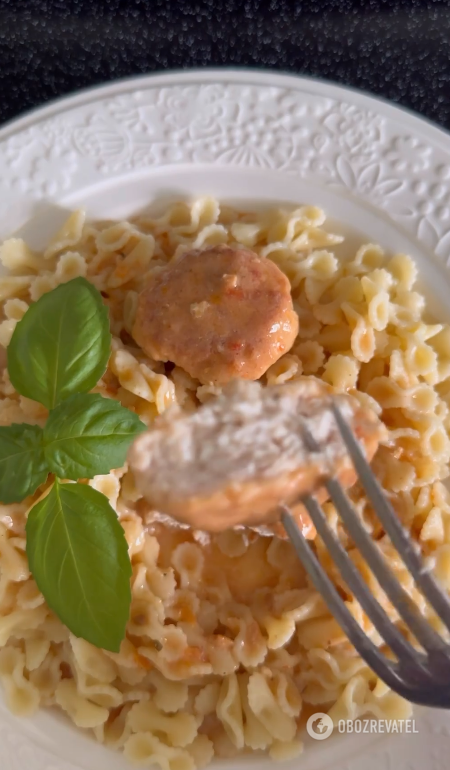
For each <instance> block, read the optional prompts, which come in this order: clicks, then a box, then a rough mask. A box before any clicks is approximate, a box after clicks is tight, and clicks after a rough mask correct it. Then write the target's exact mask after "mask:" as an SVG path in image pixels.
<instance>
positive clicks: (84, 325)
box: [7, 278, 111, 409]
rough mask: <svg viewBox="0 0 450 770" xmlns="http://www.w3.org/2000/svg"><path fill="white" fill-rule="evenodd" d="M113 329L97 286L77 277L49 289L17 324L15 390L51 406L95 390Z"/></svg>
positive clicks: (11, 355) (11, 350)
mask: <svg viewBox="0 0 450 770" xmlns="http://www.w3.org/2000/svg"><path fill="white" fill-rule="evenodd" d="M110 345H111V334H110V331H109V321H108V311H107V308H106V307H105V306H104V304H103V302H102V298H101V295H100V293H99V292H98V291H97V289H96V288H95V287H94V286H92V284H90V283H89V281H86V279H85V278H74V279H73V280H72V281H69V282H68V283H64V284H62V285H61V286H58V287H57V288H56V289H54V290H53V291H50V292H48V293H47V294H44V295H43V296H42V297H41V298H40V299H39V300H38V301H37V302H35V303H34V304H32V305H31V306H30V307H29V309H28V310H27V312H26V313H25V315H24V317H23V318H22V319H21V320H20V321H19V323H18V324H17V326H16V328H15V330H14V333H13V336H12V338H11V342H10V343H9V346H8V349H7V355H8V371H9V376H10V379H11V382H12V384H13V385H14V387H15V389H16V390H17V391H18V392H19V393H21V394H22V395H23V396H27V397H28V398H32V399H34V400H35V401H39V402H40V403H41V404H44V406H46V407H47V408H48V409H52V408H53V407H55V406H56V405H57V404H59V403H60V402H61V401H63V400H64V399H65V398H67V397H68V396H71V395H72V394H73V393H78V392H85V391H87V390H91V388H93V387H94V385H95V384H96V383H97V381H98V380H99V379H100V377H101V376H102V374H103V373H104V371H105V369H106V364H107V363H108V358H109V355H110Z"/></svg>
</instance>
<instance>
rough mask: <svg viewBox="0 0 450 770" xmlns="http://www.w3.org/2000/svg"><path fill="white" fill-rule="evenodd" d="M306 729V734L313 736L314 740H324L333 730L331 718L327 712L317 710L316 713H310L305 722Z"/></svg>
mask: <svg viewBox="0 0 450 770" xmlns="http://www.w3.org/2000/svg"><path fill="white" fill-rule="evenodd" d="M306 730H307V733H308V735H310V736H311V738H314V740H316V741H324V740H325V738H329V737H330V735H331V733H332V732H333V720H332V719H331V717H329V716H328V714H323V713H322V712H321V711H318V712H317V714H312V715H311V716H310V717H309V719H308V721H307V723H306Z"/></svg>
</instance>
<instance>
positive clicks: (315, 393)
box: [129, 377, 385, 537]
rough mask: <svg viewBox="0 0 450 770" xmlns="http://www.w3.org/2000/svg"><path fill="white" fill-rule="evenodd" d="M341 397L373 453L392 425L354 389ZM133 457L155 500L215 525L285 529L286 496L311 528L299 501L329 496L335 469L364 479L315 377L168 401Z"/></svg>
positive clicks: (349, 479) (143, 487)
mask: <svg viewBox="0 0 450 770" xmlns="http://www.w3.org/2000/svg"><path fill="white" fill-rule="evenodd" d="M334 401H335V403H336V405H337V407H338V408H339V409H340V410H341V412H342V414H343V415H344V417H345V418H346V419H347V421H348V422H349V424H350V425H351V427H352V429H353V431H354V433H355V435H356V436H357V437H358V438H359V440H360V441H361V443H362V446H363V447H364V449H365V452H366V456H367V457H368V458H369V459H371V458H372V456H373V455H374V453H375V451H376V449H377V446H378V443H379V441H380V439H381V438H383V437H384V436H385V431H384V426H383V425H382V423H380V421H379V420H378V418H377V417H376V415H375V414H374V413H373V412H372V411H368V410H365V409H363V408H362V407H361V406H360V404H359V402H358V401H357V400H356V399H355V398H354V397H352V396H349V395H344V394H342V395H338V396H335V399H334ZM308 435H309V436H313V438H314V440H315V443H316V445H317V447H314V448H311V446H310V443H309V439H308ZM129 463H130V468H131V470H132V472H133V474H134V477H135V481H136V485H137V488H138V489H139V491H140V492H141V494H142V495H143V496H144V497H145V498H146V499H147V501H148V503H149V504H150V506H151V507H153V508H154V510H157V511H160V512H161V513H165V514H168V515H169V516H172V517H173V518H175V519H177V520H178V521H180V522H183V523H185V524H188V525H190V526H191V527H192V528H193V529H198V530H205V531H210V532H219V531H221V530H224V529H228V528H230V527H234V526H238V525H239V526H242V525H245V526H248V527H261V526H263V527H264V528H266V529H267V527H269V528H270V530H271V532H273V533H274V534H278V535H281V536H283V535H284V530H283V528H282V527H281V523H280V522H279V506H280V504H281V503H286V504H288V505H294V506H295V507H294V508H293V509H292V512H293V515H294V516H295V518H296V520H297V521H298V523H299V524H300V526H301V528H302V530H303V531H304V532H306V533H307V535H308V536H309V537H313V536H314V528H313V527H312V526H311V522H310V521H309V517H308V515H307V514H306V511H305V509H304V508H303V506H298V505H295V504H298V502H299V500H300V498H301V497H302V496H303V495H307V494H310V493H314V492H316V490H317V491H318V492H319V495H320V497H321V499H322V500H323V499H324V490H323V488H322V489H321V487H322V484H323V480H324V478H326V477H327V476H330V475H336V476H337V477H338V478H339V479H340V481H341V482H342V484H343V485H344V486H346V487H348V486H351V485H352V484H353V483H354V482H355V481H356V475H355V471H354V468H353V465H352V463H351V460H350V458H349V456H348V453H347V450H346V447H345V444H344V443H343V440H342V438H341V435H340V433H339V429H338V427H337V424H336V420H335V417H334V414H333V411H332V409H331V400H330V392H329V389H328V387H327V386H326V385H325V383H323V382H321V381H320V380H317V379H316V378H314V377H303V378H301V379H299V380H298V381H296V382H292V383H288V384H286V385H275V386H270V387H266V388H264V387H262V386H261V385H260V383H256V382H255V383H254V382H245V381H237V382H234V383H231V384H230V385H228V386H227V387H226V388H224V392H223V393H222V395H221V396H219V397H218V398H216V399H214V400H213V401H210V402H207V403H206V404H204V405H203V406H202V407H200V409H198V410H197V411H196V412H194V413H193V414H189V415H186V414H183V413H182V412H181V410H180V412H179V413H172V414H171V413H170V411H169V412H167V413H165V414H164V415H162V416H161V417H160V418H158V420H157V421H156V422H155V424H154V426H153V428H152V429H151V430H150V431H148V432H146V433H143V434H141V435H140V436H139V437H138V438H137V439H136V440H135V442H134V444H133V446H132V447H131V450H130V453H129ZM325 496H326V495H325Z"/></svg>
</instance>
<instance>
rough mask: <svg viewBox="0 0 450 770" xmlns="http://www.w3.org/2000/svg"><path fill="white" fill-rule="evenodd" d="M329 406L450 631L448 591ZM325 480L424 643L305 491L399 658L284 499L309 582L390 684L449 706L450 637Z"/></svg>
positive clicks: (401, 549) (387, 526) (337, 557)
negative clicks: (335, 577) (376, 591)
mask: <svg viewBox="0 0 450 770" xmlns="http://www.w3.org/2000/svg"><path fill="white" fill-rule="evenodd" d="M333 411H334V415H335V418H336V422H337V425H338V427H339V431H340V433H341V435H342V438H343V440H344V443H345V445H346V447H347V450H348V452H349V455H350V457H351V459H352V462H353V464H354V467H355V470H356V472H357V474H358V477H359V480H360V482H361V484H362V486H363V487H364V490H365V492H366V494H367V497H368V499H369V501H370V502H371V504H372V506H373V509H374V511H375V513H376V515H377V517H378V519H379V521H380V522H381V524H382V526H383V528H384V531H385V532H386V534H387V535H388V536H389V538H390V539H391V542H392V544H393V546H394V547H395V548H396V549H397V551H398V553H399V555H400V556H401V558H402V559H403V562H404V563H405V565H406V567H407V568H408V570H409V571H410V572H411V575H412V577H413V578H414V581H415V582H416V584H417V586H418V587H419V589H420V590H421V592H422V594H423V595H424V596H425V598H426V599H427V600H428V602H429V604H430V605H431V607H432V608H433V610H434V611H435V612H436V614H437V615H438V617H439V618H440V620H441V621H442V623H443V624H444V625H445V626H446V627H447V628H448V629H449V631H450V600H449V597H448V595H447V593H446V592H444V590H443V589H442V588H441V587H440V586H439V585H438V583H437V582H436V580H435V579H434V577H433V576H432V575H431V574H430V572H429V570H428V568H427V567H426V565H425V564H424V561H423V559H422V557H421V555H420V551H419V549H418V547H417V545H416V544H415V543H414V542H413V541H412V539H411V537H410V535H409V533H408V532H407V531H406V530H405V529H404V527H403V526H402V524H401V523H400V521H399V520H398V518H397V516H396V514H395V512H394V510H393V508H392V506H391V505H390V503H389V501H388V500H387V498H386V496H385V494H384V492H383V490H382V488H381V486H380V484H379V483H378V481H377V479H376V478H375V476H374V474H373V472H372V470H371V468H370V466H369V464H368V462H367V460H366V458H365V456H364V452H363V450H362V449H361V447H360V445H359V443H358V441H357V439H356V438H355V437H354V436H353V433H352V431H351V429H350V427H349V426H348V424H347V423H346V421H345V420H344V418H343V417H342V415H341V413H340V411H339V409H338V408H337V407H335V406H333ZM306 438H307V440H308V442H309V444H310V447H311V449H317V445H316V443H315V441H314V439H313V438H312V436H311V435H308V436H306ZM325 486H326V488H327V490H328V493H329V495H330V499H331V500H332V502H333V503H334V505H335V507H336V510H337V511H338V513H339V514H340V517H341V519H342V522H343V524H344V527H345V529H346V530H347V532H348V534H349V535H350V537H351V538H352V540H353V542H354V544H355V546H356V547H357V548H358V549H359V551H360V552H361V554H362V556H363V557H364V559H365V561H366V563H367V564H368V566H369V567H370V569H371V571H372V572H373V574H374V576H375V578H376V580H377V581H378V583H379V585H380V586H381V588H382V589H383V591H384V592H385V594H386V595H387V597H388V598H389V600H390V602H391V604H392V605H393V606H394V607H395V609H396V610H397V612H398V614H399V616H400V618H402V620H403V621H404V623H405V624H406V626H407V627H408V628H409V630H410V631H411V633H412V634H413V636H414V637H415V638H416V640H417V642H418V643H419V645H420V647H421V648H422V649H420V648H416V647H415V646H413V645H412V644H411V643H410V642H409V641H408V639H407V638H406V637H405V636H404V635H403V634H402V633H401V632H400V631H399V629H398V628H397V627H396V626H395V624H394V623H393V622H392V620H391V619H390V618H389V616H388V615H387V613H386V612H385V610H384V609H383V607H382V606H381V604H380V603H379V602H378V601H377V600H376V599H375V597H374V596H373V595H372V594H371V592H370V590H369V588H368V586H367V585H366V583H365V582H364V581H363V578H362V575H361V573H360V572H359V570H358V569H357V567H356V566H355V565H354V563H353V562H352V561H351V559H350V557H349V556H348V554H347V551H346V550H345V548H344V547H343V546H342V545H341V543H340V542H339V541H338V539H337V538H336V536H335V535H334V533H333V532H332V531H331V529H330V527H329V526H328V523H327V520H326V517H325V514H324V512H323V510H322V508H321V506H320V505H319V503H318V502H317V501H316V500H315V499H314V498H313V497H311V496H308V497H305V498H303V499H302V501H301V502H303V504H304V505H305V507H306V509H307V511H308V513H309V515H310V517H311V519H312V521H313V523H314V525H315V527H316V530H317V532H318V534H319V535H320V537H321V538H322V540H323V542H324V544H325V546H326V547H327V549H328V551H329V553H330V555H331V557H332V559H333V561H334V563H335V565H336V566H337V568H338V569H339V571H340V573H341V575H342V577H343V578H344V580H345V582H346V583H347V585H348V587H349V589H350V591H351V592H352V594H353V596H354V597H355V598H356V599H357V600H358V602H359V603H360V605H361V607H362V609H363V610H364V612H365V613H366V615H367V617H368V618H369V619H370V620H371V622H372V623H373V625H374V626H375V628H376V629H377V631H378V633H379V634H380V636H381V638H382V639H383V641H384V643H385V644H386V645H387V646H388V647H389V648H390V649H391V650H392V652H393V653H394V655H395V657H396V659H394V660H391V659H390V658H388V657H387V656H386V655H385V654H384V653H383V652H382V651H381V650H380V649H379V648H378V647H377V646H376V645H375V644H374V643H373V642H372V641H371V639H369V637H368V636H367V635H366V633H365V632H364V631H363V629H362V628H361V627H360V625H359V624H358V623H357V621H356V620H355V618H354V617H353V615H352V614H351V613H350V611H349V609H348V608H347V606H346V605H345V604H344V601H343V599H342V598H341V596H340V595H339V593H338V591H337V589H336V587H335V585H334V584H333V582H332V581H331V580H330V578H329V577H328V575H327V574H326V572H325V570H324V569H323V567H322V566H321V564H320V562H319V560H318V559H317V557H316V555H315V553H314V551H313V549H312V548H311V546H310V544H309V543H308V541H307V540H306V539H305V538H304V537H303V535H302V534H301V532H300V530H299V528H298V527H297V524H296V523H295V521H294V518H293V517H292V516H291V514H290V510H289V508H288V507H287V506H282V513H281V519H282V522H283V525H284V528H285V530H286V532H287V534H288V536H289V538H290V540H291V542H292V544H293V546H294V548H295V550H296V552H297V554H298V556H299V558H300V559H301V561H302V562H303V565H304V567H305V569H306V571H307V573H308V575H309V577H310V578H311V581H312V583H313V585H314V586H315V588H316V589H317V590H318V591H319V592H320V593H321V594H322V597H323V598H324V600H325V602H326V604H327V605H328V608H329V610H330V611H331V613H332V614H333V615H334V617H335V618H336V620H337V622H338V623H339V625H340V626H341V628H342V630H343V631H344V633H345V634H346V635H347V637H348V638H349V640H350V642H351V643H352V644H353V646H354V647H355V649H356V650H357V652H358V653H359V654H360V656H361V657H362V658H363V659H364V660H365V661H366V663H367V664H368V665H369V666H370V667H371V668H372V670H373V671H374V672H375V673H376V674H377V675H378V676H379V677H380V679H382V680H383V681H384V682H386V684H387V685H388V686H389V687H390V688H391V689H392V690H395V691H396V692H397V693H399V694H400V695H402V696H403V697H404V698H406V699H407V700H409V701H411V702H412V703H420V704H421V705H426V706H435V707H439V708H450V645H449V644H447V643H446V642H445V640H444V639H443V637H442V636H441V635H440V634H439V633H438V632H437V631H435V629H434V628H432V626H431V625H430V624H429V623H428V622H427V620H426V619H425V618H424V617H423V616H422V615H421V614H420V613H419V611H418V609H417V607H416V605H415V604H414V602H413V601H412V600H411V598H410V597H409V596H408V594H407V593H406V591H405V590H404V589H403V588H402V586H401V585H400V583H399V582H398V580H397V578H396V577H395V576H394V573H393V572H392V570H391V569H390V567H389V565H388V562H387V561H386V559H385V558H384V557H383V556H382V554H381V551H380V550H379V548H378V547H377V545H376V543H375V542H374V541H373V540H372V539H371V537H370V535H369V534H368V533H367V532H366V531H365V529H364V527H363V525H362V523H361V521H360V519H359V517H358V515H357V513H356V511H355V509H354V507H353V505H352V504H351V502H350V500H349V498H348V496H347V495H346V493H345V492H344V490H343V488H342V487H341V485H340V484H339V482H338V481H336V479H334V478H330V479H328V480H327V481H326V482H325Z"/></svg>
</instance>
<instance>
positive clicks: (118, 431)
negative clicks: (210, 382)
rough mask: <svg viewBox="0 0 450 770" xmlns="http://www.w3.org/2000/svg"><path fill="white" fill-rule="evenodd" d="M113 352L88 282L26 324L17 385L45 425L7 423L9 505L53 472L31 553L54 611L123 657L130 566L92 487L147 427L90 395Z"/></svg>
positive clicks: (4, 477)
mask: <svg viewBox="0 0 450 770" xmlns="http://www.w3.org/2000/svg"><path fill="white" fill-rule="evenodd" d="M110 351H111V334H110V330H109V322H108V314H107V309H106V307H105V306H104V304H103V302H102V298H101V295H100V294H99V292H98V291H97V290H96V289H95V287H94V286H92V284H90V283H89V282H88V281H86V280H85V279H84V278H75V279H74V280H72V281H69V282H68V283H65V284H63V285H61V286H58V288H56V289H54V290H53V291H51V292H48V294H44V296H43V297H41V299H39V300H38V301H37V302H35V303H34V304H33V305H31V307H30V308H29V310H27V312H26V313H25V315H24V316H23V318H22V320H21V321H19V323H18V324H17V326H16V328H15V330H14V334H13V336H12V339H11V343H10V345H9V347H8V350H7V357H8V371H9V376H10V379H11V382H12V384H13V385H14V387H15V388H16V390H17V391H18V392H19V393H21V394H22V395H23V396H27V397H28V398H31V399H33V400H35V401H39V402H40V403H41V404H44V406H46V407H47V408H48V409H49V410H50V413H49V417H48V420H47V423H46V425H45V427H44V429H42V428H40V427H38V426H35V425H27V424H20V425H19V424H15V425H10V426H7V427H0V502H2V503H5V504H7V503H12V502H19V501H21V500H23V499H24V498H25V497H27V496H28V495H31V494H33V493H34V492H36V490H37V489H38V488H39V487H40V486H41V485H42V484H43V483H44V482H46V481H47V479H48V476H49V474H50V473H51V474H54V476H55V477H56V478H55V481H54V484H53V486H52V487H51V489H50V491H49V492H48V494H47V495H46V496H45V497H44V498H43V499H42V500H40V502H38V503H37V504H36V505H34V506H33V507H32V508H31V510H30V512H29V515H28V520H27V526H26V533H27V556H28V561H29V565H30V570H31V573H32V574H33V577H34V579H35V581H36V583H37V585H38V587H39V589H40V591H41V592H42V594H43V595H44V597H45V599H46V601H47V604H48V605H49V607H50V608H51V609H52V610H53V611H54V612H55V613H56V614H57V615H58V617H59V618H60V619H61V620H62V622H63V623H65V625H66V626H67V627H68V628H69V629H70V630H71V631H72V633H74V634H75V635H76V636H79V637H82V638H83V639H86V640H87V641H89V642H91V643H92V644H94V645H96V646H97V647H102V648H104V649H107V650H111V651H112V652H118V651H119V649H120V644H121V641H122V640H123V638H124V635H125V627H126V623H127V620H128V617H129V612H130V603H131V591H130V577H131V563H130V558H129V555H128V547H127V543H126V540H125V536H124V532H123V529H122V527H121V526H120V524H119V522H118V520H117V515H116V513H115V511H114V509H113V508H111V506H110V504H109V501H108V499H107V498H106V497H105V495H102V494H101V493H100V492H97V491H96V490H94V489H92V488H91V487H90V486H88V485H87V484H80V483H75V484H73V483H61V481H60V479H65V480H68V479H71V480H73V481H77V480H78V479H87V478H93V477H94V476H96V475H98V474H105V473H109V471H110V470H111V469H113V468H118V467H121V466H122V465H123V463H124V461H125V458H126V453H127V450H128V447H129V445H130V443H131V441H132V440H133V438H134V437H135V436H136V435H137V434H138V433H140V432H141V431H143V430H145V425H144V424H143V423H142V422H141V421H140V419H139V418H138V416H137V415H136V414H134V412H131V411H130V410H129V409H125V408H124V407H122V406H121V405H120V404H119V403H118V402H116V401H113V400H111V399H107V398H103V396H101V395H98V394H89V393H87V391H89V390H91V389H92V388H93V387H94V385H95V384H96V383H97V381H98V380H99V379H100V377H101V376H102V374H103V373H104V371H105V369H106V365H107V363H108V358H109V355H110Z"/></svg>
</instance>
